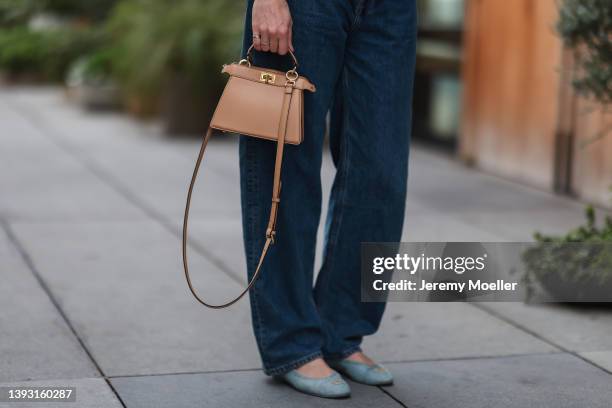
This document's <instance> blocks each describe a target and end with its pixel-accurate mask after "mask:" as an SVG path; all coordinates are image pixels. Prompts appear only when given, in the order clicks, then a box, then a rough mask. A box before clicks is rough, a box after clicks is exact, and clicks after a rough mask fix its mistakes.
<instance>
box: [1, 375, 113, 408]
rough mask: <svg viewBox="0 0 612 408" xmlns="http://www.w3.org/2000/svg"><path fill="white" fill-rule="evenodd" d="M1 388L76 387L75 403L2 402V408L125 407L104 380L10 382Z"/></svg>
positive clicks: (2, 384)
mask: <svg viewBox="0 0 612 408" xmlns="http://www.w3.org/2000/svg"><path fill="white" fill-rule="evenodd" d="M0 387H74V388H75V389H76V401H75V402H63V403H62V402H60V403H53V402H19V403H12V402H10V403H2V402H0V408H15V407H20V408H43V407H44V408H66V407H71V408H121V407H122V406H123V405H121V402H119V399H118V398H117V396H116V395H115V394H114V393H113V391H112V390H111V388H110V387H109V386H108V384H107V383H106V381H105V380H104V379H102V378H80V379H61V380H57V379H54V380H44V381H24V382H10V383H0Z"/></svg>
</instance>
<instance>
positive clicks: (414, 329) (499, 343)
mask: <svg viewBox="0 0 612 408" xmlns="http://www.w3.org/2000/svg"><path fill="white" fill-rule="evenodd" d="M364 348H365V349H366V350H368V353H369V354H371V355H372V356H374V357H375V358H376V359H379V360H382V361H410V360H429V359H449V358H461V357H482V356H500V355H513V354H529V353H544V352H553V351H557V350H556V349H555V348H554V347H551V346H550V345H548V344H546V343H545V342H543V341H541V340H538V339H537V338H535V337H533V336H531V335H529V334H526V333H525V332H523V331H522V330H519V329H516V328H514V327H512V326H511V325H509V324H507V323H504V322H502V321H500V320H499V319H496V318H494V317H492V316H490V315H488V314H487V313H485V312H483V311H482V310H479V309H477V308H475V307H473V306H471V305H470V304H467V303H416V302H391V303H389V304H388V306H387V311H386V312H385V316H384V320H383V322H382V325H381V328H380V330H379V332H378V333H377V334H376V335H375V336H371V337H367V338H366V340H365V342H364Z"/></svg>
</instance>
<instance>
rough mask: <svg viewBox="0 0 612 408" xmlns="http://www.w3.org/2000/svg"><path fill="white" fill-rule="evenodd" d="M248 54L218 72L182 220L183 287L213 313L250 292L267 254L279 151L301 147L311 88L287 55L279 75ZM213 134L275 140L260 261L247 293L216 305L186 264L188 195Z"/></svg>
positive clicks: (276, 192) (276, 200)
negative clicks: (223, 79) (218, 87)
mask: <svg viewBox="0 0 612 408" xmlns="http://www.w3.org/2000/svg"><path fill="white" fill-rule="evenodd" d="M252 51H253V46H251V47H250V48H249V50H248V52H247V56H246V59H243V60H241V61H240V62H238V63H232V64H229V65H224V66H223V70H222V71H221V72H225V73H227V74H229V79H228V81H227V84H226V85H225V89H224V90H223V94H222V95H221V99H220V100H219V103H218V104H217V108H216V109H215V113H214V114H213V118H212V120H211V122H210V126H209V128H208V131H207V132H206V135H205V136H204V139H203V140H202V146H201V148H200V153H199V154H198V158H197V160H196V164H195V169H194V170H193V176H192V178H191V183H190V184H189V191H188V193H187V204H186V206H185V217H184V219H183V267H184V269H185V278H186V279H187V285H188V286H189V290H191V293H192V294H193V296H195V298H196V299H197V300H198V302H200V303H201V304H203V305H204V306H207V307H210V308H213V309H220V308H224V307H227V306H230V305H232V304H234V303H236V302H237V301H238V300H239V299H240V298H242V297H243V296H244V295H245V294H246V293H247V292H248V291H249V289H251V287H253V284H254V283H255V280H256V279H257V277H258V276H259V272H260V270H261V266H262V265H263V261H264V259H265V257H266V254H267V252H268V249H269V248H270V245H272V244H274V239H275V234H276V215H277V213H278V206H279V203H280V189H281V179H280V178H281V167H282V161H283V148H284V146H285V143H290V144H294V145H299V144H300V143H301V142H302V139H303V137H304V118H303V115H304V91H305V90H306V91H310V92H314V91H315V86H314V85H313V84H312V83H311V82H310V81H308V79H306V78H304V77H302V76H300V75H299V74H298V72H297V67H298V62H297V59H296V58H295V55H294V54H293V53H292V52H290V55H291V58H292V59H293V68H292V69H290V70H289V71H287V72H281V71H275V70H271V69H267V68H259V67H255V66H253V65H252V64H251V61H252V57H251V55H252V54H251V53H252ZM215 129H216V130H220V131H222V132H231V133H238V134H243V135H246V136H252V137H257V138H261V139H268V140H270V141H276V162H275V165H274V181H273V185H272V204H271V207H270V218H269V220H268V227H267V229H266V241H265V243H264V246H263V249H262V251H261V255H260V257H259V262H258V264H257V269H256V270H255V273H254V274H253V277H252V278H251V280H250V281H249V283H248V285H247V286H246V288H245V289H244V290H243V291H242V292H241V293H240V294H239V295H238V296H237V297H235V298H234V299H232V300H230V301H228V302H226V303H223V304H219V305H213V304H210V303H208V302H206V301H204V300H203V299H202V298H201V297H200V296H199V295H198V294H197V293H196V291H195V289H194V287H193V285H192V283H191V278H190V276H189V265H188V261H187V224H188V220H189V208H190V206H191V196H192V194H193V187H194V185H195V182H196V178H197V176H198V172H199V170H200V165H201V164H202V159H203V157H204V151H205V150H206V145H207V144H208V141H209V139H210V136H211V135H212V133H213V130H215Z"/></svg>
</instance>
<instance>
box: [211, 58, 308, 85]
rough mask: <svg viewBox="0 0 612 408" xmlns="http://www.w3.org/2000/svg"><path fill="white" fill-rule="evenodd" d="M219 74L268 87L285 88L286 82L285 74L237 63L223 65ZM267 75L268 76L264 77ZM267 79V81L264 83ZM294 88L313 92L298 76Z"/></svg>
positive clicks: (302, 78) (301, 77) (304, 79)
mask: <svg viewBox="0 0 612 408" xmlns="http://www.w3.org/2000/svg"><path fill="white" fill-rule="evenodd" d="M221 72H225V73H227V74H229V75H231V76H236V77H240V78H244V79H247V80H249V81H254V82H262V83H264V82H265V83H266V84H268V85H274V86H285V82H286V81H287V78H286V76H285V75H286V73H285V72H282V71H277V70H274V69H268V68H259V67H254V66H251V67H249V66H247V65H240V64H238V63H235V62H234V63H232V64H229V65H223V69H222V70H221ZM266 74H268V76H265V75H266ZM266 78H267V81H266ZM295 87H296V88H297V89H302V90H306V91H310V92H315V90H316V88H315V86H314V85H313V84H312V83H311V82H310V81H309V80H308V79H307V78H306V77H303V76H299V77H298V79H297V81H295Z"/></svg>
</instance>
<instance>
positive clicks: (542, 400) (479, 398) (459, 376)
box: [388, 354, 612, 408]
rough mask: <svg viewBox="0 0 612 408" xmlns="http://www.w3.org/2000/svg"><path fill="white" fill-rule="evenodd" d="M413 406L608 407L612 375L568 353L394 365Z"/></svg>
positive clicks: (400, 392)
mask: <svg viewBox="0 0 612 408" xmlns="http://www.w3.org/2000/svg"><path fill="white" fill-rule="evenodd" d="M389 368H390V369H391V370H392V371H393V373H394V376H395V385H394V386H393V387H390V388H388V391H389V392H390V393H391V394H392V395H393V396H395V397H396V398H397V399H398V400H400V401H401V402H402V403H403V404H405V405H404V406H406V407H410V408H448V407H453V408H491V407H495V408H525V407H534V408H535V407H537V408H609V407H610V401H612V387H611V386H610V384H611V381H612V376H610V375H609V374H607V373H604V372H603V371H601V370H600V369H598V368H596V367H593V366H592V365H590V364H588V363H585V362H584V361H582V360H580V359H578V358H577V357H574V356H571V355H568V354H549V355H533V356H517V357H503V358H489V359H471V360H455V361H436V362H419V363H408V364H390V365H389Z"/></svg>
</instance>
